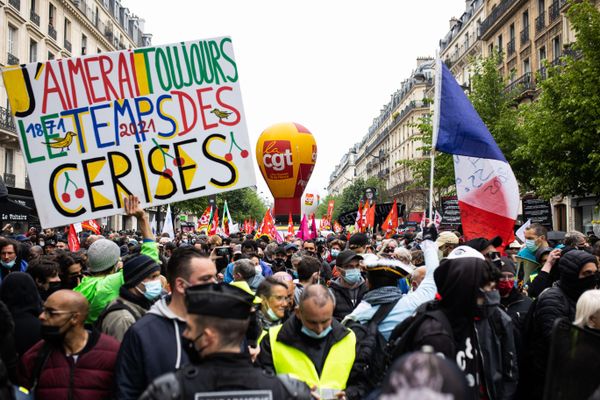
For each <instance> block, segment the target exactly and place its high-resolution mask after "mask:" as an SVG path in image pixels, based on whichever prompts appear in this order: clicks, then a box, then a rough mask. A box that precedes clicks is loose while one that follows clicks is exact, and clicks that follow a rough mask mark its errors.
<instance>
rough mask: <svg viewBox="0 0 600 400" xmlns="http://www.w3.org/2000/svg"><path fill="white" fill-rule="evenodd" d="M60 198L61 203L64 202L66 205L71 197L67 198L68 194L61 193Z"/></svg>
mask: <svg viewBox="0 0 600 400" xmlns="http://www.w3.org/2000/svg"><path fill="white" fill-rule="evenodd" d="M60 197H61V198H62V201H64V202H65V203H68V202H70V201H71V196H69V193H63V194H62V196H60Z"/></svg>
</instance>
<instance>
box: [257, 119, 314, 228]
mask: <svg viewBox="0 0 600 400" xmlns="http://www.w3.org/2000/svg"><path fill="white" fill-rule="evenodd" d="M256 160H257V162H258V166H259V168H260V172H261V173H262V176H263V178H265V181H266V182H267V185H268V186H269V189H270V190H271V193H272V194H273V197H274V198H275V207H274V216H275V218H277V219H278V220H285V221H287V218H288V215H289V213H291V214H292V215H293V216H294V219H295V220H300V199H301V197H302V193H303V192H304V189H305V188H306V185H307V184H308V180H309V179H310V176H311V174H312V171H313V168H314V167H315V163H316V161H317V142H316V141H315V138H314V137H313V135H312V133H310V131H309V130H308V129H306V128H305V127H304V126H302V125H300V124H297V123H295V122H284V123H280V124H275V125H272V126H270V127H268V128H267V129H265V130H264V131H263V132H262V133H261V134H260V137H259V138H258V142H257V143H256Z"/></svg>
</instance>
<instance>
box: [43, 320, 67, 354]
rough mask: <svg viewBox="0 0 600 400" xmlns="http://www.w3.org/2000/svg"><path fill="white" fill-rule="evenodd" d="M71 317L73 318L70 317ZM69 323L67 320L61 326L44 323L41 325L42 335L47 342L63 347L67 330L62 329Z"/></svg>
mask: <svg viewBox="0 0 600 400" xmlns="http://www.w3.org/2000/svg"><path fill="white" fill-rule="evenodd" d="M69 319H71V318H70V317H69ZM68 323H69V320H67V321H66V322H65V323H64V324H62V325H61V326H52V325H42V326H41V327H40V335H41V337H42V339H44V341H45V342H47V343H49V344H50V345H52V346H54V347H61V346H62V344H63V342H64V341H65V335H66V334H67V332H66V331H65V332H61V331H60V330H61V329H62V328H63V327H64V326H66V325H67V324H68Z"/></svg>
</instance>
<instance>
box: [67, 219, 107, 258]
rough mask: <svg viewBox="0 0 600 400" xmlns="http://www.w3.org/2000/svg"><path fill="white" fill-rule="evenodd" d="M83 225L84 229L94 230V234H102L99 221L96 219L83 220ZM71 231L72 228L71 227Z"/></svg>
mask: <svg viewBox="0 0 600 400" xmlns="http://www.w3.org/2000/svg"><path fill="white" fill-rule="evenodd" d="M81 227H82V228H83V229H87V230H88V231H92V232H94V234H96V235H99V234H100V225H98V222H96V220H95V219H88V220H87V221H83V222H82V223H81ZM69 231H70V228H69ZM71 251H72V250H71Z"/></svg>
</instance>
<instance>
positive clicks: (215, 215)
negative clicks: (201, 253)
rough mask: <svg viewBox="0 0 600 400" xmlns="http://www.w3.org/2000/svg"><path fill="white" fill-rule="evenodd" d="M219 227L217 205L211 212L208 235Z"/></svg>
mask: <svg viewBox="0 0 600 400" xmlns="http://www.w3.org/2000/svg"><path fill="white" fill-rule="evenodd" d="M218 227H219V207H216V206H215V212H214V213H213V219H212V223H211V224H210V231H209V232H208V234H209V235H216V234H217V228H218Z"/></svg>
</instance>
